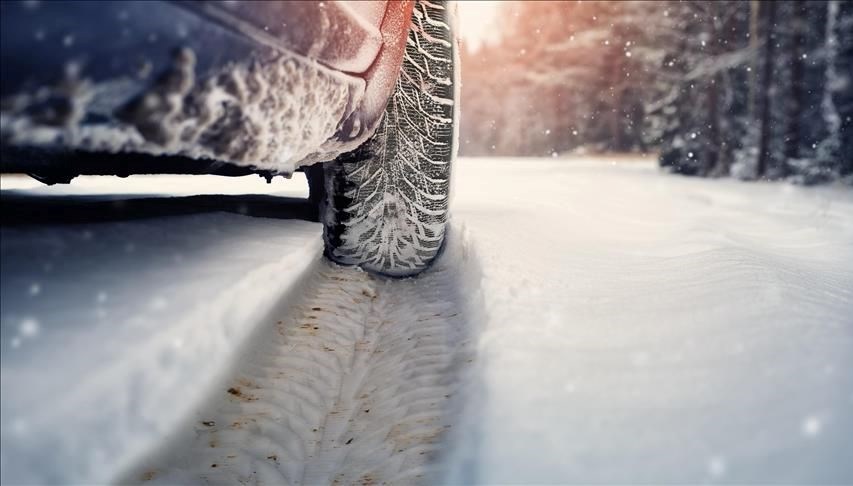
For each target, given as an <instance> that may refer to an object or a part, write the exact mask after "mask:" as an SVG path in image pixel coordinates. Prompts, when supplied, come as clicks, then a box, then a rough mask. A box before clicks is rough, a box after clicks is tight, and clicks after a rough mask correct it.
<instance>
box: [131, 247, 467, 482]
mask: <svg viewBox="0 0 853 486" xmlns="http://www.w3.org/2000/svg"><path fill="white" fill-rule="evenodd" d="M265 332H266V336H265V337H264V338H263V339H264V340H263V342H262V343H261V344H260V345H259V346H256V347H254V348H253V349H251V350H249V353H247V354H250V355H247V356H244V359H243V360H242V362H240V363H239V366H238V367H237V372H236V373H235V376H234V377H233V379H231V380H230V382H229V385H228V386H227V388H226V389H224V390H220V391H219V392H218V394H217V395H214V397H213V400H214V401H216V405H215V406H214V407H212V408H211V410H212V412H208V413H207V414H206V416H205V417H204V419H203V420H201V421H200V422H198V423H195V424H193V425H192V426H193V427H194V428H195V438H194V440H193V441H192V443H191V446H190V447H188V448H181V449H179V450H177V451H175V453H174V454H173V455H171V456H169V457H167V458H166V460H165V461H160V462H161V463H160V464H156V465H154V466H153V467H146V468H145V469H144V472H142V473H141V474H140V475H139V476H136V478H137V479H140V480H144V481H154V482H155V483H170V484H171V483H187V482H190V483H208V484H237V483H240V484H283V483H286V484H374V483H385V482H390V483H401V482H402V483H412V482H418V480H419V479H420V478H424V477H427V475H428V474H429V473H430V471H431V465H432V464H433V463H434V459H435V458H436V457H437V455H438V453H439V447H440V443H441V440H442V438H443V437H444V436H445V432H446V431H447V430H448V429H449V428H450V427H451V426H452V423H451V421H452V418H453V417H452V414H451V413H449V407H448V401H449V400H448V399H449V398H450V397H451V396H452V395H453V393H454V392H455V390H456V386H457V383H458V377H459V372H460V371H461V369H462V368H463V367H465V366H466V365H467V364H468V363H469V362H470V361H471V359H472V358H471V354H470V347H469V346H468V340H469V338H470V337H469V336H468V329H467V326H466V325H465V322H464V320H463V315H462V314H461V312H460V305H459V289H458V271H455V270H453V269H451V268H449V265H438V266H437V267H436V268H434V269H433V270H430V271H428V272H426V273H424V274H422V276H420V277H418V278H417V279H409V280H386V279H382V278H377V277H374V276H372V275H369V274H367V273H365V272H363V271H361V270H359V269H357V268H344V267H338V266H336V265H334V264H332V263H328V262H325V261H323V262H320V263H318V264H317V268H316V270H315V271H314V272H313V274H312V275H311V276H310V278H309V279H308V282H307V285H306V286H305V289H304V291H303V293H302V296H301V298H299V299H298V300H297V301H296V302H294V304H293V305H291V306H290V307H289V311H288V315H287V316H285V317H284V318H283V319H282V320H280V321H278V322H276V323H275V325H274V326H272V327H271V328H270V329H269V331H268V332H267V331H265Z"/></svg>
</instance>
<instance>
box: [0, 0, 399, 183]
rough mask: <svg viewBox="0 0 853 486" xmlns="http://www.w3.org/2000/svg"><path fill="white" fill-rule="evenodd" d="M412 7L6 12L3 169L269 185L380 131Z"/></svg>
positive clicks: (115, 3) (118, 5) (48, 175)
mask: <svg viewBox="0 0 853 486" xmlns="http://www.w3.org/2000/svg"><path fill="white" fill-rule="evenodd" d="M412 6H413V2H412V1H403V2H396V1H395V2H385V1H364V2H349V3H345V2H334V1H326V2H316V1H269V2H266V1H265V2H212V1H139V0H134V1H127V0H110V1H91V0H89V1H67V0H65V1H63V0H60V1H47V2H32V1H11V2H2V6H0V9H2V10H0V22H1V23H2V30H0V32H2V33H1V34H0V38H1V39H2V66H3V69H2V72H3V76H2V93H1V94H2V100H3V103H2V125H1V126H0V127H1V128H0V137H1V138H0V139H2V142H3V157H2V160H3V166H2V168H3V171H4V172H26V173H32V174H34V175H37V176H39V177H40V178H42V179H43V180H45V181H47V182H66V181H67V180H69V178H70V177H72V176H73V175H76V174H115V175H126V174H131V173H136V172H173V173H200V172H201V173H204V172H208V173H226V174H242V173H246V172H257V173H261V174H265V175H268V176H270V175H278V174H283V175H288V174H290V173H292V172H293V171H294V170H296V169H297V168H299V167H301V166H303V165H307V164H311V163H314V162H318V161H324V160H331V159H334V158H335V157H336V156H337V155H339V154H341V153H344V152H347V151H350V150H353V149H354V148H356V147H358V146H359V145H360V144H361V143H363V142H364V141H365V140H366V139H367V138H368V137H369V136H370V134H371V133H372V130H374V129H375V127H376V124H377V121H378V119H379V118H380V116H381V114H382V111H383V110H384V107H385V104H386V102H387V100H388V97H389V96H390V94H391V92H392V90H393V87H394V82H395V80H396V73H397V72H398V71H399V69H400V64H401V62H402V57H403V47H404V44H405V40H406V35H407V33H408V19H409V17H410V15H411V12H412ZM69 148H70V149H73V151H71V152H69V151H68V149H69ZM81 152H82V153H86V152H89V154H87V155H86V156H85V157H80V156H79V154H80V153H81ZM115 153H125V154H133V155H134V157H122V158H116V157H104V154H115ZM93 154H95V156H93ZM145 155H154V156H163V155H165V156H171V157H172V158H171V159H170V160H163V159H162V158H152V157H145ZM205 161H207V163H206V162H205Z"/></svg>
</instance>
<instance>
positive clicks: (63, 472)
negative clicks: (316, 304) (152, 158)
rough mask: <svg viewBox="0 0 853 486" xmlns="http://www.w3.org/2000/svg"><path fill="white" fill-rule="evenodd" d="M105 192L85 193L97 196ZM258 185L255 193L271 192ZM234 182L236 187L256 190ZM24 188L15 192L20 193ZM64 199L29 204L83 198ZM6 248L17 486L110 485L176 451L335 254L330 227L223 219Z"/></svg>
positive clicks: (160, 181)
mask: <svg viewBox="0 0 853 486" xmlns="http://www.w3.org/2000/svg"><path fill="white" fill-rule="evenodd" d="M176 179H177V180H178V181H183V182H173V181H175V180H176ZM102 180H103V179H98V178H89V179H83V180H82V181H81V182H83V184H82V186H81V185H74V186H70V187H71V188H75V187H76V188H77V189H76V191H85V190H86V189H87V187H86V186H87V184H88V185H93V184H94V185H95V186H97V185H98V184H100V183H101V181H102ZM108 180H110V181H112V182H113V184H114V186H113V188H122V187H123V186H122V184H121V181H118V180H117V179H114V178H111V179H108ZM136 180H142V181H143V182H141V183H131V184H130V185H129V186H130V187H125V190H128V191H132V192H135V193H136V194H140V193H141V191H142V190H143V189H145V188H146V186H147V188H148V191H149V192H148V194H147V196H149V197H150V196H152V194H151V192H150V190H151V188H152V187H157V186H161V187H165V186H169V185H173V186H179V185H182V184H183V183H186V181H188V179H187V178H174V177H161V178H157V177H148V178H131V179H130V181H136ZM192 180H196V179H195V178H193V179H192ZM256 180H257V185H256V186H254V189H255V190H258V189H261V190H267V191H268V190H269V189H267V188H266V187H267V186H264V185H262V184H260V180H259V179H256ZM10 181H11V182H10ZM92 181H95V182H92ZM207 181H208V182H211V181H210V180H209V179H208V180H207ZM219 181H222V183H221V185H220V186H219V189H222V188H223V187H225V188H226V190H227V187H228V185H229V184H234V183H235V182H236V183H237V185H238V186H241V187H243V188H244V189H245V188H247V187H248V184H249V183H248V182H247V181H245V180H240V181H233V180H229V179H222V178H220V179H219ZM75 182H76V181H75ZM22 184H25V183H24V182H23V181H20V180H16V179H6V178H4V180H3V187H4V188H7V187H8V186H10V185H22ZM192 184H193V183H192V182H190V183H189V186H192ZM269 187H270V188H274V189H276V188H277V189H279V190H281V187H282V186H280V185H277V184H276V185H272V186H269ZM53 189H54V188H45V189H40V190H37V191H29V192H27V193H24V194H28V195H30V196H33V197H35V196H34V194H48V195H49V194H54V193H57V192H60V191H62V190H66V191H67V189H63V188H56V189H57V190H53ZM88 189H89V190H90V193H91V190H92V188H91V187H89V188H88ZM206 190H207V191H208V192H221V191H217V190H216V186H211V185H208V186H207V189H206ZM184 191H192V188H191V187H190V188H186V187H185V188H184ZM157 192H162V191H157ZM285 192H286V193H293V191H292V190H290V189H287V190H285ZM17 194H18V195H21V192H17ZM172 195H174V193H173V194H172ZM100 197H102V198H104V199H110V200H117V201H122V200H126V199H127V197H124V198H120V197H116V196H100ZM132 197H136V196H132ZM90 199H98V196H92V197H90ZM176 204H178V203H176ZM283 216H284V215H283ZM0 250H2V285H0V288H1V289H2V292H0V298H2V310H1V311H0V318H2V326H0V332H2V334H0V337H2V372H0V373H2V396H3V400H2V421H0V422H2V427H1V428H2V433H0V444H2V447H0V450H2V452H0V460H2V482H3V483H4V484H20V483H32V482H36V483H58V482H61V483H103V482H106V481H109V480H111V479H113V478H114V477H115V475H116V474H117V473H118V472H119V471H120V470H122V469H123V468H124V467H127V466H128V464H130V463H132V462H133V461H134V460H135V459H136V458H137V457H139V456H140V455H142V454H144V453H146V452H147V451H148V450H150V449H151V448H152V447H154V446H155V445H156V444H158V443H160V442H161V441H162V440H163V439H164V437H166V436H167V435H168V434H170V433H171V432H172V431H173V429H174V427H175V425H176V424H177V423H180V422H181V421H182V420H183V419H184V417H185V416H186V415H187V414H189V413H190V410H191V408H192V406H193V405H195V404H197V403H198V402H199V400H200V399H201V397H202V396H203V394H204V393H206V392H207V390H209V388H210V387H211V386H212V385H214V384H215V383H217V382H218V381H219V380H221V379H223V376H222V375H223V373H224V372H225V371H226V370H228V369H229V368H230V366H231V364H232V361H233V360H234V359H235V356H236V355H237V354H239V350H240V348H241V346H242V345H243V344H244V343H245V342H247V340H248V339H249V338H250V336H251V335H252V333H253V332H254V331H255V329H256V327H257V325H258V324H259V323H261V322H262V321H263V320H264V319H265V318H266V317H267V316H268V314H269V313H270V312H271V311H272V309H273V308H274V307H275V306H276V304H277V303H278V302H279V300H280V299H281V298H282V295H283V294H284V293H286V291H288V290H289V289H291V288H292V287H294V286H295V285H296V284H297V283H298V282H299V280H300V278H301V275H302V274H303V273H304V271H305V269H306V268H308V267H309V266H310V265H311V263H312V262H314V261H316V260H317V258H319V255H320V253H321V239H320V227H319V226H318V225H317V224H314V223H307V222H304V221H295V220H277V219H264V218H252V217H247V216H242V215H239V214H229V213H210V212H208V213H202V214H196V215H191V216H178V217H166V218H155V219H141V220H133V221H121V222H115V223H102V224H75V225H58V226H50V227H47V226H36V227H31V226H30V227H3V229H2V243H0Z"/></svg>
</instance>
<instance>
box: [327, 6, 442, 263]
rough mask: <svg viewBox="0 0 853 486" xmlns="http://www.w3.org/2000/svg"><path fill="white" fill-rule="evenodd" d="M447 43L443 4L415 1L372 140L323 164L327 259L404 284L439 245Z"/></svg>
mask: <svg viewBox="0 0 853 486" xmlns="http://www.w3.org/2000/svg"><path fill="white" fill-rule="evenodd" d="M455 56H456V44H455V40H454V36H453V31H452V21H451V19H450V12H449V10H448V6H447V5H446V4H445V3H443V2H428V1H425V0H420V1H418V2H417V3H416V4H415V6H414V10H413V11H412V22H411V26H410V28H409V35H408V39H407V42H406V51H405V56H404V58H403V64H402V67H401V69H400V75H399V77H398V79H397V82H396V86H395V89H394V93H393V95H392V96H391V98H390V99H389V101H388V104H387V106H386V108H385V113H384V116H383V118H382V120H381V122H380V124H379V126H378V128H377V129H376V132H375V133H374V135H373V136H372V137H371V138H370V139H369V140H368V141H367V142H365V143H364V144H363V145H362V146H361V147H359V148H358V149H357V150H355V151H353V152H350V153H347V154H344V155H342V156H340V157H338V158H337V159H336V160H334V161H332V162H329V163H327V164H326V166H325V181H326V193H327V195H326V203H325V207H324V209H323V220H324V241H325V252H326V256H327V257H328V258H330V259H331V260H333V261H335V262H337V263H340V264H345V265H358V266H360V267H362V268H364V269H365V270H368V271H371V272H374V273H379V274H383V275H388V276H395V277H403V276H410V275H414V274H417V273H419V272H420V271H422V270H424V269H425V268H427V267H428V266H429V265H430V263H431V262H432V261H433V260H434V259H435V257H436V256H437V255H438V253H439V252H440V250H441V248H442V245H443V243H444V239H445V234H446V226H447V218H448V214H447V212H448V203H449V193H450V174H451V163H452V159H453V158H454V156H455V146H454V145H455V137H454V121H455V118H456V95H455V89H456V85H457V79H458V77H457V75H458V72H457V66H456V63H455Z"/></svg>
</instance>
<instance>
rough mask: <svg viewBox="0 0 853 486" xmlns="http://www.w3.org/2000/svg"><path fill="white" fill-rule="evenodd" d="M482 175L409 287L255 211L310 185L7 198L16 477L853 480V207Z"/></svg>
mask: <svg viewBox="0 0 853 486" xmlns="http://www.w3.org/2000/svg"><path fill="white" fill-rule="evenodd" d="M454 177H455V185H456V193H455V199H454V202H453V220H454V221H453V228H452V232H451V235H450V240H449V245H448V249H447V251H446V253H445V254H444V255H443V256H442V258H441V260H440V262H439V264H438V265H437V266H436V268H434V269H433V270H432V271H430V272H429V273H427V274H425V275H423V276H421V277H419V278H417V279H414V280H404V281H385V280H382V279H376V278H373V277H370V276H368V275H366V274H364V273H362V272H358V271H355V270H351V269H342V268H337V267H334V266H332V265H330V264H328V263H326V262H324V261H322V260H321V259H320V258H319V254H320V242H319V231H320V228H319V226H318V225H316V224H314V223H308V222H304V221H300V220H298V219H280V218H289V217H296V218H298V217H300V216H304V214H305V207H304V204H303V203H301V202H300V201H299V200H296V199H280V198H272V197H269V196H268V195H264V194H261V195H256V196H252V197H249V198H247V197H244V196H237V195H238V194H257V193H258V192H265V193H272V194H276V195H279V196H282V195H283V196H287V197H290V198H294V197H300V196H304V186H301V185H300V183H298V182H294V183H293V184H292V185H287V184H285V185H276V184H273V185H272V186H269V187H267V186H263V185H258V184H254V183H253V182H246V181H245V180H243V179H238V180H229V179H207V178H174V177H163V178H130V179H129V180H125V181H123V180H117V179H106V180H98V179H89V180H88V181H82V182H83V183H82V184H74V185H71V186H70V187H66V188H61V187H60V188H44V189H38V190H30V189H25V190H21V191H17V192H11V193H10V192H9V191H7V189H9V187H10V185H11V184H10V183H9V182H8V180H7V179H4V180H3V189H4V193H3V198H4V199H3V223H4V225H3V229H2V245H0V249H2V287H0V290H2V294H0V297H2V311H1V312H0V317H2V334H0V336H2V395H3V400H2V448H0V450H2V452H0V458H2V474H3V478H2V479H3V483H12V482H37V483H44V482H103V481H109V480H114V479H117V478H118V479H123V480H128V481H132V482H133V481H141V480H151V481H154V482H161V483H168V482H174V481H191V482H198V481H201V480H204V481H208V482H213V483H228V484H230V483H233V482H234V480H235V479H236V480H244V481H245V480H249V481H252V480H260V481H261V482H265V483H268V484H279V483H281V482H290V483H301V484H317V483H321V484H325V483H329V482H331V481H334V480H335V479H337V480H339V481H341V482H343V483H353V482H359V481H361V482H368V483H369V482H382V481H395V482H404V483H405V482H410V481H409V480H410V479H412V478H417V477H418V476H420V477H423V478H428V479H429V480H432V481H441V482H457V483H458V482H464V483H471V482H479V483H497V482H501V483H507V482H516V483H518V482H523V483H531V482H616V483H628V482H630V483H636V482H656V483H661V482H674V483H700V482H741V483H743V482H749V483H755V482H763V483H766V482H786V483H816V482H825V483H826V482H832V483H849V482H851V481H853V466H851V462H850V461H849V458H848V457H847V456H848V455H849V451H850V450H851V449H853V413H851V410H853V371H851V370H853V318H851V317H850V316H853V195H851V191H850V190H849V189H840V188H799V187H791V186H787V185H781V184H746V183H738V182H735V181H711V180H695V179H687V178H682V177H675V176H665V175H661V174H659V173H658V172H657V171H656V170H655V168H654V167H653V166H652V165H651V164H650V163H648V162H642V161H640V162H638V161H631V160H627V159H619V162H618V163H613V164H610V163H605V162H603V161H602V160H601V159H599V160H581V161H578V160H521V159H512V160H510V159H477V160H473V159H467V160H466V159H463V160H461V161H459V163H458V164H457V166H456V169H455V174H454ZM75 182H76V181H75ZM302 183H303V184H304V181H302ZM14 184H15V185H19V186H20V185H21V183H19V182H15V183H14ZM117 190H118V191H122V192H123V193H124V194H118V195H117V194H116V191H117ZM57 192H60V193H68V192H71V193H75V194H77V196H75V197H74V198H73V199H69V198H65V199H61V200H57V199H52V198H51V197H49V196H50V195H51V194H54V193H57ZM223 192H230V193H231V194H234V195H232V196H218V195H214V194H219V193H223ZM200 193H202V195H201V196H194V197H191V196H190V195H197V194H200ZM203 193H207V194H211V195H204V194H203ZM104 194H112V195H111V196H104ZM155 194H166V195H169V196H178V198H176V199H171V198H166V197H159V196H155ZM60 202H61V203H62V204H59V203H60ZM69 203H70V204H69ZM10 208H11V209H10ZM60 209H61V210H62V212H61V214H60ZM155 216H156V217H155ZM164 216H165V217H164ZM252 216H260V217H252ZM22 221H37V222H38V223H39V224H38V225H36V226H31V225H21V224H20V223H21V222H22Z"/></svg>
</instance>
